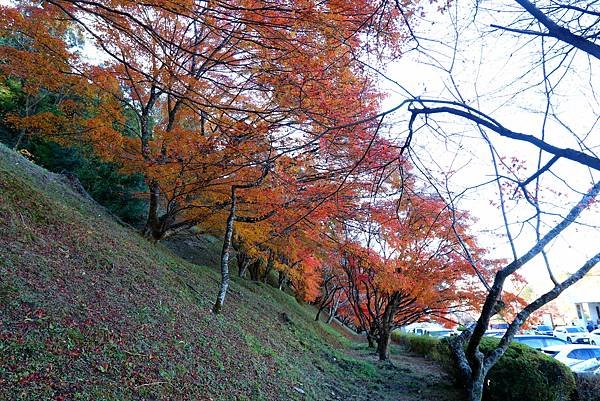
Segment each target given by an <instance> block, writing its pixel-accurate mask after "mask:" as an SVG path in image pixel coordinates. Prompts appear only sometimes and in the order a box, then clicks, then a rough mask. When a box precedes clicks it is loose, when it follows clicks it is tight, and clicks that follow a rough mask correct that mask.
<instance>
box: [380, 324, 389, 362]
mask: <svg viewBox="0 0 600 401" xmlns="http://www.w3.org/2000/svg"><path fill="white" fill-rule="evenodd" d="M389 344H390V332H389V330H387V329H384V330H381V331H380V333H379V336H378V337H377V355H378V356H379V360H380V361H385V360H387V359H388V356H389V355H388V345H389Z"/></svg>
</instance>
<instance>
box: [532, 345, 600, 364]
mask: <svg viewBox="0 0 600 401" xmlns="http://www.w3.org/2000/svg"><path fill="white" fill-rule="evenodd" d="M542 352H544V353H546V354H548V355H550V356H552V357H553V358H555V359H557V360H559V361H561V362H562V363H564V364H565V365H567V366H569V367H575V368H576V369H577V366H575V365H578V364H579V363H581V362H582V361H587V360H590V359H595V360H600V347H597V346H595V345H576V344H567V345H554V346H551V347H546V348H542Z"/></svg>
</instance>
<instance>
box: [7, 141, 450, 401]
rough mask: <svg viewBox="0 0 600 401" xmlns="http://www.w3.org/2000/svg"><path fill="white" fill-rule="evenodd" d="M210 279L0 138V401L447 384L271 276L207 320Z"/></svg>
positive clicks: (381, 393)
mask: <svg viewBox="0 0 600 401" xmlns="http://www.w3.org/2000/svg"><path fill="white" fill-rule="evenodd" d="M216 245H217V246H218V244H216ZM207 260H211V258H210V257H208V258H207ZM218 279H219V277H218V274H217V273H216V271H215V270H214V269H212V268H210V267H205V266H199V265H195V264H191V263H189V262H185V261H183V260H182V259H180V258H178V257H177V256H176V255H174V254H173V253H172V252H171V251H170V250H168V249H167V248H166V247H163V246H162V245H153V244H151V243H149V242H147V241H146V240H144V239H143V238H141V237H140V236H139V235H138V234H137V233H136V232H135V231H132V230H131V229H128V228H126V227H123V226H121V225H119V224H118V223H117V222H116V221H115V220H113V219H112V218H111V217H110V216H109V215H108V214H107V213H106V212H105V211H103V209H102V208H100V207H98V206H97V205H96V204H94V203H93V202H92V201H90V200H88V199H87V198H85V197H83V196H81V195H80V194H78V193H76V191H75V190H74V189H72V188H71V186H70V185H68V182H67V181H66V179H65V178H64V177H62V176H60V175H55V174H52V173H49V172H47V171H46V170H43V169H41V168H39V167H37V166H36V165H34V164H33V163H31V162H29V161H28V160H26V159H24V158H22V157H21V156H20V155H18V154H16V153H14V152H12V151H10V150H8V149H6V148H5V147H1V146H0V400H11V401H18V400H31V401H33V400H36V401H38V400H40V401H41V400H95V401H102V400H114V401H117V400H118V401H125V400H177V401H178V400H367V399H369V400H386V399H390V400H391V399H412V398H411V397H414V399H426V398H423V397H424V394H429V393H431V394H434V393H435V391H439V388H438V387H439V386H442V387H443V388H446V387H445V386H447V385H446V384H445V383H441V384H439V383H437V382H435V380H433V381H432V382H431V383H429V385H428V386H426V388H422V387H423V386H422V383H420V382H419V380H420V379H418V378H416V376H411V373H410V372H411V370H410V369H407V368H406V367H396V366H394V365H393V364H389V363H388V364H378V363H375V360H374V358H372V357H370V356H369V354H368V352H367V351H366V350H365V349H364V347H363V346H362V345H361V344H358V345H357V344H352V343H351V342H350V341H349V340H348V339H347V338H345V337H344V336H342V335H341V334H339V333H338V332H337V331H335V330H334V329H332V328H331V327H330V326H327V325H325V324H323V323H316V322H314V321H313V315H312V313H313V312H312V311H311V310H310V309H309V308H308V307H305V306H302V305H299V304H298V303H297V302H296V301H295V299H294V298H293V297H290V296H289V295H286V294H284V293H282V292H281V291H279V290H277V289H274V288H272V287H270V286H268V285H264V284H256V283H252V282H249V281H244V280H240V281H239V282H237V281H236V282H234V283H233V284H232V287H231V291H230V293H229V295H228V299H227V301H226V305H225V309H224V313H223V314H222V315H220V316H215V315H213V314H212V313H211V311H210V308H211V306H212V302H213V300H214V297H215V294H216V289H217V284H218ZM434 390H435V391H434ZM411 394H412V395H411ZM418 394H421V395H418ZM402 397H408V398H402ZM431 397H432V398H431V399H444V398H440V397H438V396H436V397H435V398H433V395H432V396H431Z"/></svg>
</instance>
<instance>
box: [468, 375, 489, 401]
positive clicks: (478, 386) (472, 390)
mask: <svg viewBox="0 0 600 401" xmlns="http://www.w3.org/2000/svg"><path fill="white" fill-rule="evenodd" d="M484 379H485V376H482V375H480V376H479V377H477V378H471V379H470V380H469V381H468V382H467V383H466V384H467V401H481V399H482V398H483V383H484Z"/></svg>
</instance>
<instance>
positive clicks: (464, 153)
mask: <svg viewBox="0 0 600 401" xmlns="http://www.w3.org/2000/svg"><path fill="white" fill-rule="evenodd" d="M452 4H453V5H452V7H451V9H450V11H449V12H446V13H444V14H441V13H437V12H430V13H429V14H428V15H427V17H426V18H427V21H425V20H423V21H422V22H421V23H419V24H418V26H417V27H416V28H414V29H415V32H417V35H418V36H422V37H424V38H435V39H437V41H428V40H426V39H422V40H420V42H421V44H422V46H423V48H424V49H426V50H425V51H424V53H417V52H415V51H411V52H408V53H407V54H406V55H405V56H403V58H402V59H401V60H400V61H399V62H397V63H394V64H393V65H390V66H389V67H388V71H387V76H388V77H389V78H390V79H391V80H393V81H396V82H398V83H400V84H401V85H402V86H403V87H404V88H406V89H408V90H410V92H411V93H412V94H413V95H416V96H422V97H429V98H441V99H449V100H454V98H455V96H456V94H457V92H458V91H460V94H461V95H462V97H463V98H464V99H465V100H466V101H467V103H469V104H470V105H471V106H473V107H478V108H480V109H481V110H482V111H484V112H486V113H488V114H490V115H492V116H493V117H494V118H495V119H497V120H498V121H500V122H501V123H503V124H504V125H505V126H506V127H507V128H509V129H512V130H515V131H518V132H523V133H529V134H535V135H539V134H540V132H541V127H542V122H543V111H544V109H545V107H546V102H545V96H544V93H543V86H540V85H538V84H539V83H540V82H542V77H543V71H542V68H541V67H540V65H539V63H538V62H539V60H540V49H541V44H540V41H539V40H533V41H532V39H531V38H530V37H527V38H523V37H516V36H514V35H513V34H507V33H502V34H501V33H499V32H497V31H494V30H493V29H492V28H491V27H490V24H492V23H495V24H499V25H508V24H509V23H510V22H512V21H513V20H514V19H515V17H516V16H517V15H518V13H519V12H520V11H519V10H518V9H517V8H516V7H515V5H516V4H515V3H511V2H504V3H503V2H500V1H491V2H482V3H480V4H481V8H480V9H479V10H478V12H477V14H476V15H474V14H473V10H472V6H473V4H474V2H473V1H472V0H458V1H455V2H453V3H452ZM513 4H515V5H513ZM491 6H493V7H494V8H497V9H499V8H503V9H508V10H511V11H510V12H503V13H502V12H495V11H491V10H489V9H486V8H485V7H491ZM454 21H459V23H458V24H456V23H455V22H454ZM457 33H458V34H457ZM455 43H456V44H457V47H456V48H457V51H456V52H454V44H455ZM546 45H548V43H546ZM430 55H433V57H430ZM569 61H570V62H571V64H570V67H569V69H568V70H565V69H564V68H563V69H560V68H559V69H558V70H557V73H555V74H554V75H552V76H551V81H552V82H553V83H555V82H556V81H557V80H558V77H559V76H560V74H562V73H564V72H565V71H566V72H567V75H566V76H565V77H564V78H562V81H561V82H560V85H558V86H557V88H556V90H555V94H554V95H553V99H554V102H553V107H554V110H555V111H556V114H557V115H558V116H560V118H561V121H562V123H565V124H566V125H568V126H569V127H570V128H571V129H572V130H573V131H574V132H575V133H577V134H579V135H581V136H583V135H585V134H586V133H588V132H589V133H590V135H589V137H588V138H587V139H586V141H585V143H586V144H587V145H588V146H589V147H591V148H592V149H595V150H598V147H599V145H600V135H599V134H598V132H597V130H594V129H593V127H594V124H595V123H596V119H597V118H598V116H599V113H598V112H599V110H600V104H599V102H598V99H597V98H596V97H595V94H596V93H597V92H596V90H598V89H600V88H598V85H594V82H593V80H591V78H590V77H591V76H592V73H593V69H594V68H598V66H600V63H598V62H597V61H596V60H592V61H591V64H590V63H588V61H589V60H588V59H587V58H585V57H582V55H577V56H576V57H575V58H574V59H573V60H572V61H571V60H569ZM536 63H537V65H536ZM431 64H436V65H437V66H441V67H442V68H443V69H445V70H446V71H443V70H442V69H440V68H436V67H434V66H432V65H431ZM555 65H556V62H554V61H549V62H548V67H547V68H548V69H550V68H551V67H554V66H555ZM449 71H452V74H451V75H450V73H449ZM451 76H452V78H453V79H452V80H451V79H450V77H451ZM384 88H385V89H386V90H387V91H388V92H389V93H390V96H389V98H388V99H387V101H386V103H385V106H384V107H386V108H389V107H393V106H394V105H396V104H398V103H399V102H400V101H402V99H404V98H405V93H403V90H402V89H400V88H398V86H397V85H395V84H393V83H392V82H387V83H385V84H384ZM436 118H437V120H438V121H440V122H444V124H442V127H443V128H444V129H445V131H446V133H462V134H464V135H461V136H460V137H452V138H450V140H448V139H446V138H442V137H440V136H436V135H435V134H434V133H432V132H429V133H427V132H425V131H422V132H420V133H419V134H418V135H417V136H416V138H415V139H416V141H415V144H416V146H417V147H418V149H419V150H420V152H423V154H426V153H429V154H430V155H431V156H430V157H427V156H424V155H421V158H422V161H423V162H424V163H425V164H427V165H429V167H430V168H432V169H435V168H436V167H437V165H440V166H442V167H445V168H448V167H449V166H451V167H452V168H454V169H457V168H459V167H460V170H459V171H458V172H457V174H456V175H455V176H454V177H453V178H452V180H451V189H452V190H453V191H454V192H455V193H458V192H460V191H461V190H463V189H464V188H465V187H467V186H470V185H473V184H474V183H480V182H485V181H486V180H487V179H489V178H490V177H491V176H492V175H493V170H492V169H491V164H490V162H489V154H490V153H489V150H488V148H487V146H485V144H484V143H483V141H482V140H481V139H476V138H477V137H478V135H479V134H478V132H477V131H476V130H475V129H474V126H472V125H469V124H465V123H464V121H461V120H459V119H457V118H449V117H447V116H446V117H444V116H438V117H436ZM394 119H396V124H395V126H394V127H393V132H394V131H395V132H398V133H402V134H404V132H403V131H404V130H406V127H407V115H402V114H401V113H397V115H395V116H394ZM590 130H591V131H590ZM546 135H547V136H546V141H547V142H550V143H552V144H554V145H556V146H560V147H576V146H577V142H576V141H575V140H574V139H573V136H572V135H571V134H570V133H569V132H568V131H567V130H566V129H565V127H563V126H562V124H561V123H559V122H556V121H550V122H548V123H547V127H546ZM468 137H470V138H468ZM490 137H491V138H492V140H493V141H494V143H495V145H496V148H497V150H498V151H499V153H501V154H502V155H505V156H508V157H510V156H515V157H518V158H519V159H521V160H523V161H525V162H526V166H527V170H526V171H530V172H533V171H535V166H536V163H537V151H536V149H535V148H534V147H533V146H531V145H527V144H525V143H515V141H511V140H504V139H499V136H498V135H496V134H493V133H490ZM457 150H459V151H458V152H457ZM548 158H549V157H548V156H546V157H545V159H544V160H546V161H547V160H548ZM434 161H435V162H434ZM542 163H544V162H542ZM443 169H444V168H442V169H441V170H443ZM552 170H553V171H554V172H557V173H560V178H561V179H563V180H564V182H562V181H561V180H560V179H557V178H555V177H552V175H551V174H546V175H545V176H544V178H543V181H542V184H543V185H544V186H546V187H548V188H550V189H552V190H554V191H556V192H560V193H561V196H557V195H555V194H553V193H552V192H551V191H549V190H545V192H544V194H545V195H544V196H545V199H546V200H547V201H549V202H551V203H554V205H552V206H549V207H548V210H550V211H552V212H560V213H562V214H563V215H564V214H565V211H566V210H568V209H569V208H570V207H571V206H572V205H573V201H575V200H577V199H578V198H579V195H577V193H576V192H575V191H573V190H571V189H570V188H569V187H574V188H576V189H577V190H579V191H585V190H587V189H588V188H589V187H590V182H591V181H592V179H594V180H597V179H599V178H600V174H599V173H598V172H593V173H590V172H589V171H588V170H587V169H585V168H581V167H580V166H577V165H576V164H575V163H573V162H569V161H559V162H558V163H557V164H556V165H555V167H553V168H552ZM525 176H527V175H526V174H525ZM592 177H593V178H592ZM496 188H497V187H496V186H495V184H494V185H489V186H487V187H485V188H484V189H478V190H474V191H470V192H468V193H467V195H466V196H465V198H464V199H462V200H461V202H460V204H459V205H458V206H459V207H461V208H462V209H464V210H468V211H469V212H470V213H471V214H472V215H473V216H474V217H476V218H478V219H479V221H478V223H477V224H476V226H475V228H476V229H477V230H478V231H481V232H482V239H483V240H482V243H483V244H484V245H486V246H487V247H489V248H491V249H494V252H495V253H494V255H495V256H497V257H505V258H509V259H510V258H511V252H510V248H509V247H508V246H507V242H506V239H505V237H504V236H503V234H504V230H503V229H502V220H501V214H500V212H499V210H498V208H496V207H494V206H492V205H490V200H495V199H496V198H497V195H496ZM531 188H532V187H531ZM598 209H599V208H598V207H596V208H595V209H592V210H590V211H588V212H586V213H585V215H584V218H583V219H582V221H584V222H585V223H586V224H589V225H592V226H595V227H571V228H569V229H568V230H567V231H565V233H564V234H563V235H561V237H560V238H559V239H558V240H556V241H554V242H553V243H552V244H551V245H550V246H549V247H548V253H549V256H550V260H551V265H552V266H553V268H555V269H556V270H557V272H558V271H562V272H569V271H573V270H575V269H576V268H578V267H579V266H580V264H581V263H583V261H584V260H586V259H587V258H589V257H590V256H592V255H593V254H595V253H597V252H598V251H599V250H600V230H599V228H598V227H600V212H599V210H598ZM530 213H531V208H527V209H523V208H522V207H521V205H520V204H519V205H518V206H516V207H514V208H511V210H510V217H511V220H512V221H515V220H518V219H519V218H522V217H523V216H526V215H530ZM552 220H553V219H547V221H548V223H551V221H552ZM498 228H500V229H498ZM490 230H492V232H490ZM517 231H518V230H515V233H516V232H517ZM493 234H496V235H493ZM498 234H499V235H501V237H498V236H497V235H498ZM533 240H534V236H533V232H532V231H531V230H528V231H526V232H524V233H522V234H521V235H520V236H519V237H518V238H517V240H516V245H517V251H518V252H519V256H520V255H521V254H522V253H524V252H525V251H526V250H527V249H529V248H530V247H531V246H532V245H533V243H534V241H533ZM537 259H538V260H534V261H532V263H531V264H530V265H529V266H528V267H527V269H526V270H525V274H526V277H527V278H528V279H529V280H530V282H531V284H532V287H534V288H535V289H536V290H538V291H540V290H542V289H543V288H548V286H549V285H550V281H549V279H547V275H546V274H544V273H545V268H544V267H543V265H542V264H541V263H540V262H541V258H537ZM592 272H593V273H600V268H599V267H596V268H595V270H593V271H592Z"/></svg>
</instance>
